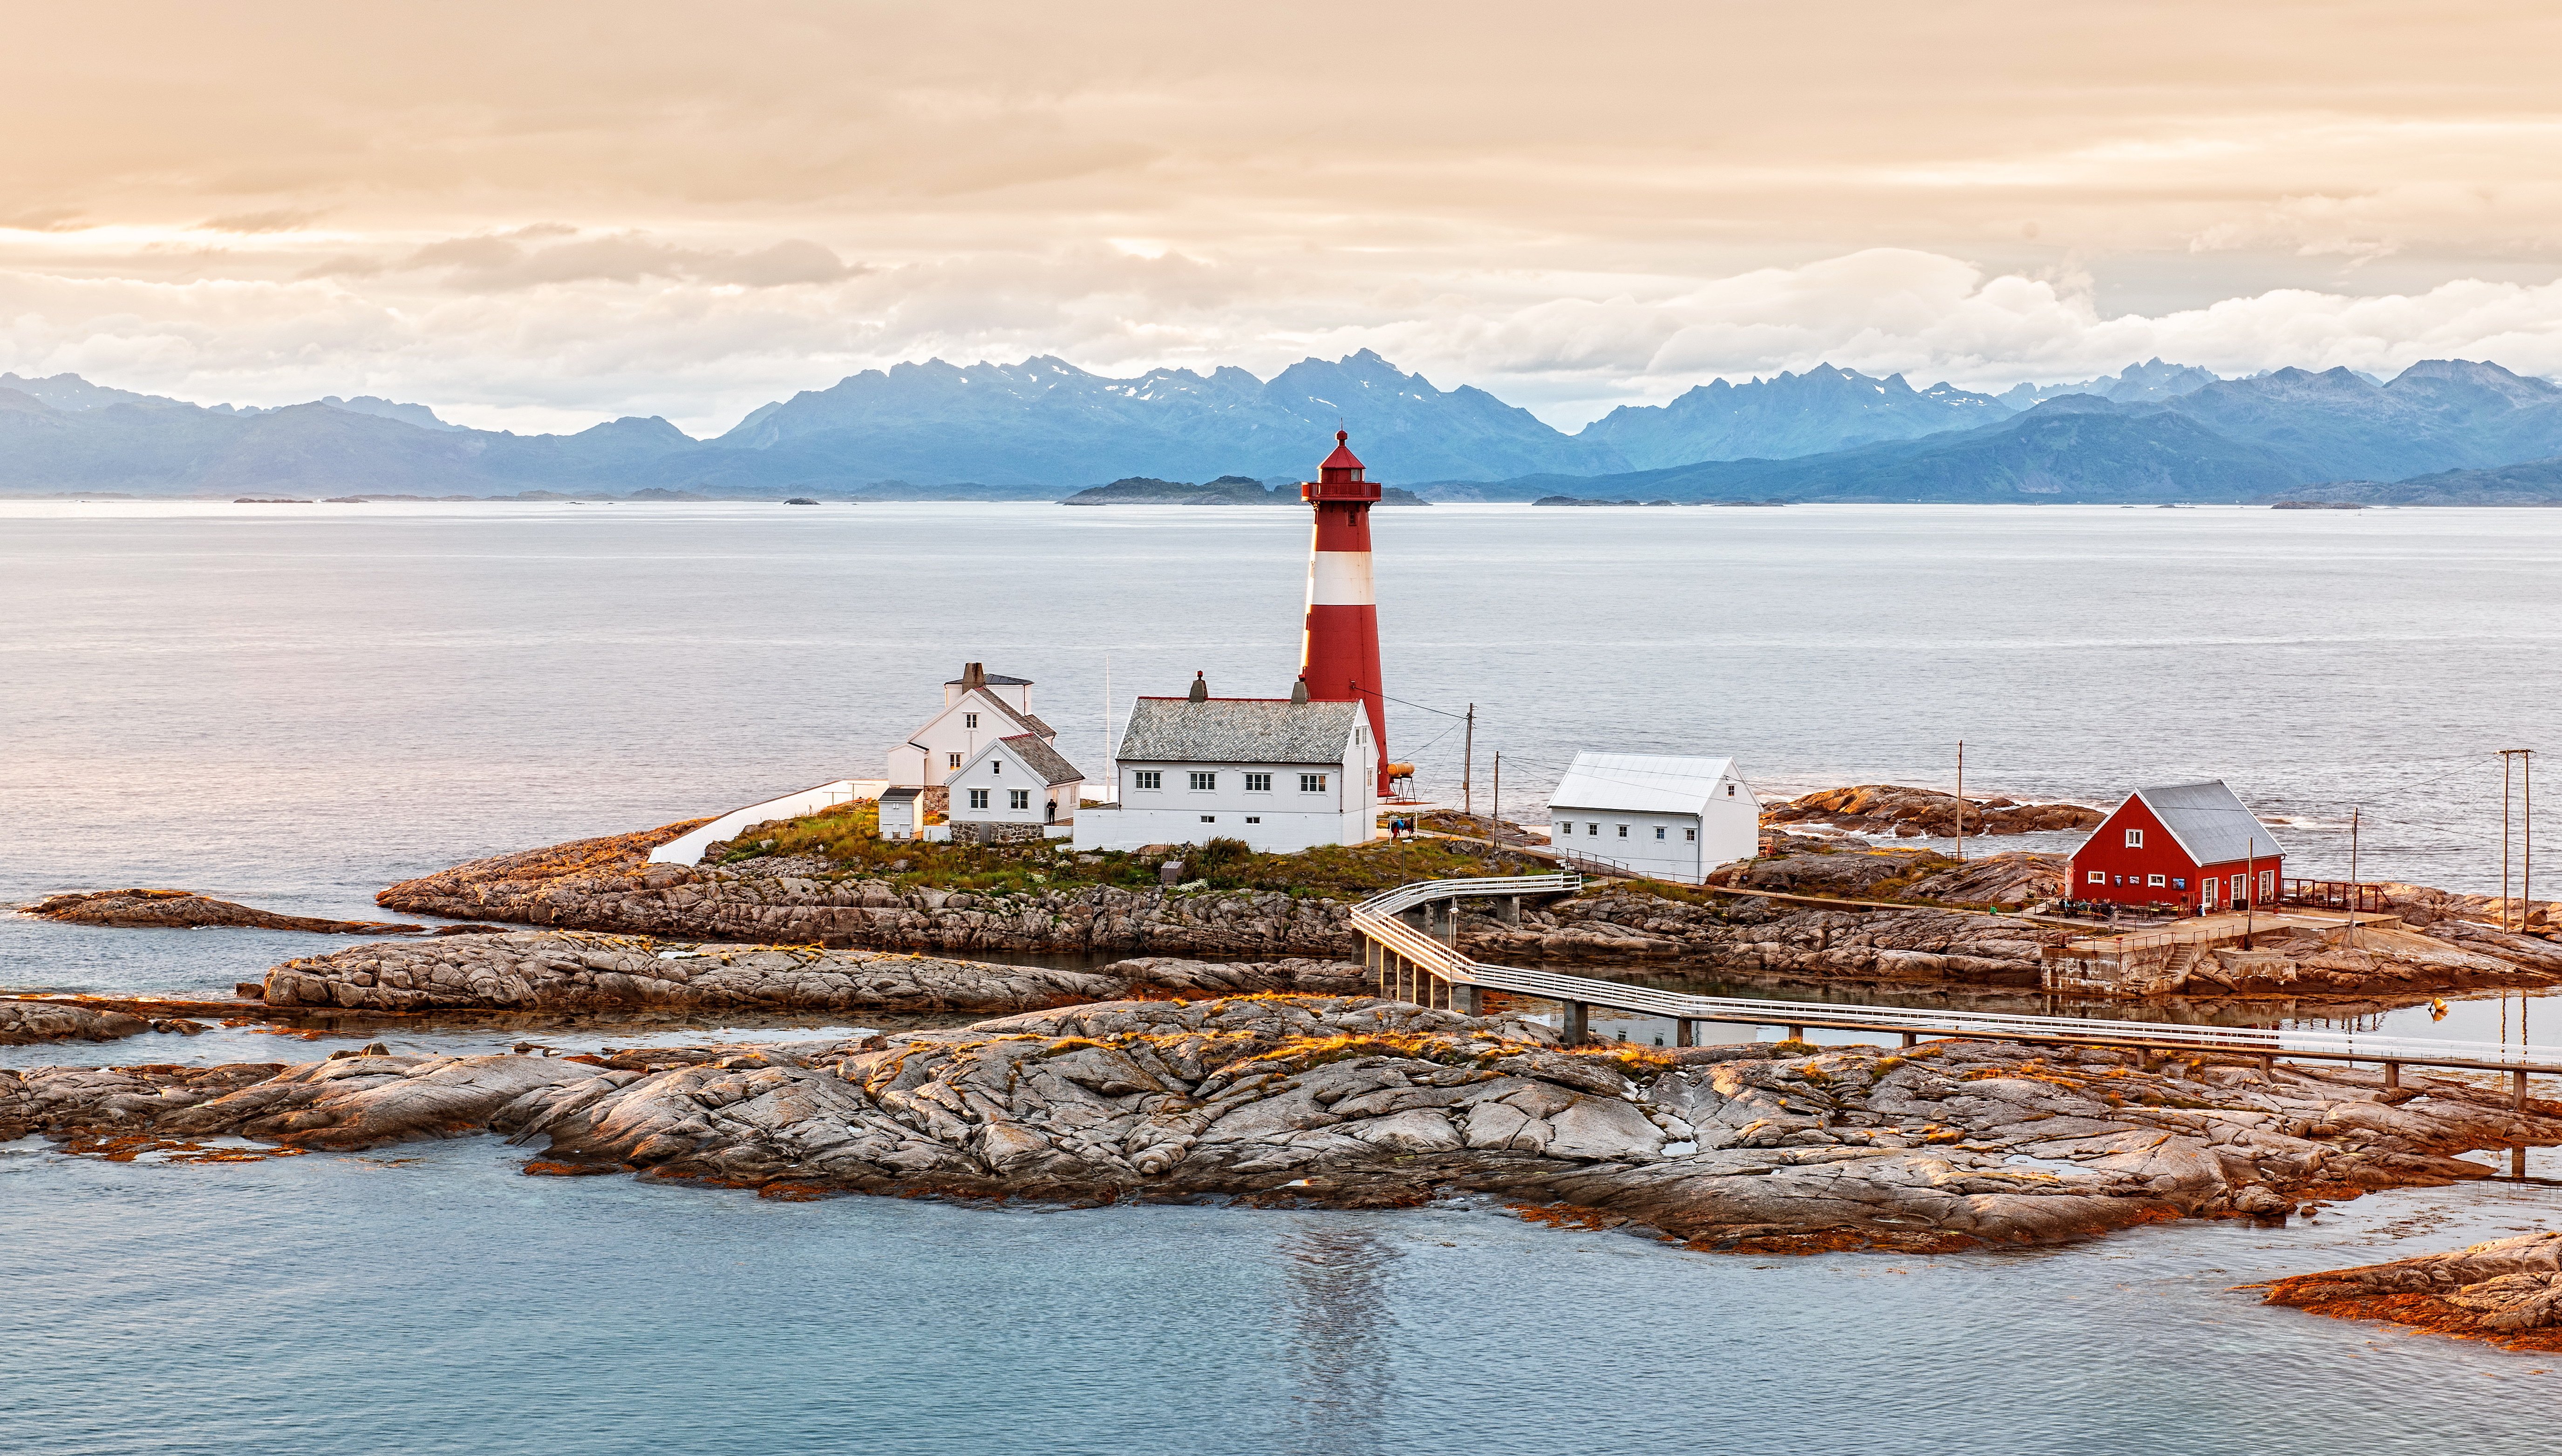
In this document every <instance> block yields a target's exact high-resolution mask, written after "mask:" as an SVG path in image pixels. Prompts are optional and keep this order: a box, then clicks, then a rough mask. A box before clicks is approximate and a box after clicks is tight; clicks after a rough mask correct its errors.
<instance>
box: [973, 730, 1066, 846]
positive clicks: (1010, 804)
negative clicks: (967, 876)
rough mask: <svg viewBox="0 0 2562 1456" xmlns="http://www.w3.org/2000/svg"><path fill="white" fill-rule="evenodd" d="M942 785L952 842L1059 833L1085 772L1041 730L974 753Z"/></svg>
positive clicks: (991, 841)
mask: <svg viewBox="0 0 2562 1456" xmlns="http://www.w3.org/2000/svg"><path fill="white" fill-rule="evenodd" d="M945 788H946V789H947V790H948V791H949V792H950V793H951V796H952V807H951V808H950V809H949V810H947V811H945V815H944V818H945V819H946V821H947V822H949V823H950V825H951V836H952V838H953V840H954V841H955V842H959V843H980V844H995V843H1002V842H1005V841H1006V840H1011V839H1038V838H1041V837H1043V836H1044V835H1047V836H1049V837H1053V838H1060V837H1065V835H1066V833H1067V828H1068V825H1069V824H1070V823H1071V822H1073V821H1074V820H1075V819H1076V801H1077V796H1078V795H1079V794H1081V793H1082V792H1083V791H1084V788H1085V775H1084V773H1083V772H1082V771H1080V770H1079V769H1078V768H1077V767H1076V765H1074V764H1071V763H1069V762H1068V761H1067V760H1065V759H1063V758H1061V757H1059V755H1058V750H1057V749H1054V748H1052V747H1050V746H1049V744H1048V742H1047V741H1046V740H1044V739H1043V738H1041V736H1040V735H1039V734H1037V733H1017V734H1015V735H1013V736H1012V737H1010V738H999V739H996V740H994V741H992V742H990V743H989V744H988V745H987V746H986V747H984V748H982V749H980V750H979V751H978V752H977V753H975V754H972V755H971V756H970V757H969V759H967V760H966V761H964V762H963V764H962V765H961V767H960V768H959V769H958V770H957V771H955V772H954V773H953V775H952V777H951V778H950V779H949V780H948V781H946V783H945Z"/></svg>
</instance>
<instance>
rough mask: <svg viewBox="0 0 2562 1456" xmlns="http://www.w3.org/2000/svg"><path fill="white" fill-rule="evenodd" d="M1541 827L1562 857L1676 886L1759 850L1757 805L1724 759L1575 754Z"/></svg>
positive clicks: (1732, 765) (1697, 880)
mask: <svg viewBox="0 0 2562 1456" xmlns="http://www.w3.org/2000/svg"><path fill="white" fill-rule="evenodd" d="M1548 823H1549V842H1550V843H1552V844H1554V845H1555V846H1556V848H1557V849H1558V850H1560V851H1562V852H1564V853H1567V854H1574V855H1579V856H1581V857H1583V858H1586V859H1595V860H1602V861H1605V862H1607V863H1610V864H1614V865H1620V866H1624V867H1625V868H1627V869H1630V870H1632V871H1634V872H1636V873H1638V874H1644V875H1651V876H1653V877H1655V878H1657V879H1666V880H1673V881H1676V882H1678V883H1681V884H1689V885H1695V884H1698V883H1700V882H1701V881H1702V880H1704V879H1706V878H1707V877H1708V872H1709V871H1710V870H1713V869H1715V868H1717V867H1718V866H1719V865H1721V864H1729V863H1732V862H1734V861H1735V860H1738V859H1749V858H1751V857H1752V856H1754V855H1755V854H1758V853H1760V852H1761V801H1760V800H1759V799H1758V798H1757V797H1755V796H1754V795H1753V793H1752V786H1751V785H1749V784H1746V783H1744V782H1743V776H1742V774H1741V773H1739V772H1738V771H1737V769H1736V767H1735V760H1733V759H1731V758H1672V757H1667V756H1663V755H1658V754H1643V753H1578V754H1576V755H1575V756H1574V762H1573V763H1572V764H1571V765H1569V766H1568V767H1567V769H1566V771H1565V777H1564V779H1562V780H1561V781H1559V782H1558V784H1557V786H1556V793H1554V794H1551V795H1550V796H1548Z"/></svg>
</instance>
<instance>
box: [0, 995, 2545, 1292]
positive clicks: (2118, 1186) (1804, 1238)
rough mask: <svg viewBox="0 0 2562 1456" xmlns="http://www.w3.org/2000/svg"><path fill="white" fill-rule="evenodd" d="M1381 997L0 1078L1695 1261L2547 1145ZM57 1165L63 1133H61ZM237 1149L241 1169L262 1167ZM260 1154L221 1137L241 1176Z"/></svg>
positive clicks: (32, 1072) (139, 1109) (2059, 1226)
mask: <svg viewBox="0 0 2562 1456" xmlns="http://www.w3.org/2000/svg"><path fill="white" fill-rule="evenodd" d="M1554 1043H1555V1038H1554V1035H1553V1033H1549V1032H1548V1031H1547V1030H1546V1028H1544V1027H1540V1026H1536V1025H1534V1024H1530V1023H1524V1022H1520V1021H1512V1020H1499V1019H1495V1018H1475V1017H1467V1016H1459V1015H1455V1014H1453V1013H1450V1012H1446V1011H1434V1010H1428V1009H1425V1008H1421V1007H1416V1006H1412V1005H1408V1004H1404V1003H1399V1002H1386V1001H1376V1000H1373V999H1368V998H1326V997H1306V996H1271V995H1249V996H1228V997H1218V998H1214V999H1209V1000H1164V1001H1107V1002H1096V1003H1090V1004H1085V1005H1079V1006H1073V1007H1067V1008H1062V1009H1056V1010H1044V1011H1034V1012H1027V1013H1022V1014H1017V1015H1012V1016H1005V1017H998V1018H996V1019H993V1020H981V1021H977V1022H974V1023H971V1024H969V1025H966V1026H959V1027H949V1028H942V1029H920V1030H912V1031H901V1032H893V1033H887V1034H879V1033H875V1034H872V1035H868V1036H861V1037H855V1038H851V1039H846V1038H841V1037H839V1038H835V1039H824V1040H819V1041H808V1040H803V1041H788V1040H787V1041H755V1042H747V1043H739V1042H728V1043H718V1044H697V1045H693V1046H681V1047H680V1046H657V1047H650V1048H645V1049H637V1050H628V1051H623V1052H618V1053H614V1054H611V1055H599V1054H578V1055H572V1056H556V1055H543V1054H540V1053H539V1052H532V1053H528V1052H521V1051H520V1052H508V1053H495V1054H486V1055H460V1056H458V1055H410V1054H395V1053H392V1052H390V1051H389V1050H388V1048H386V1047H385V1046H383V1045H382V1044H381V1043H375V1044H373V1045H371V1046H368V1047H366V1048H364V1049H363V1050H361V1051H357V1050H349V1051H340V1052H334V1053H332V1054H331V1055H330V1056H329V1057H328V1058H325V1059H322V1060H319V1061H313V1062H303V1063H293V1064H288V1063H282V1062H274V1061H268V1062H253V1063H227V1064H219V1065H212V1066H196V1067H182V1066H173V1065H168V1064H160V1063H151V1064H139V1065H132V1066H122V1067H98V1068H82V1067H46V1068H27V1069H22V1070H17V1071H9V1070H0V1141H6V1140H8V1139H10V1138H15V1137H20V1136H25V1135H26V1134H28V1133H31V1132H32V1133H40V1134H42V1135H43V1136H45V1137H47V1138H49V1139H51V1140H53V1141H54V1142H55V1143H57V1145H59V1146H63V1147H66V1148H67V1149H69V1148H73V1145H74V1144H79V1143H83V1142H84V1140H86V1144H87V1145H93V1146H95V1147H98V1148H112V1149H115V1150H120V1151H121V1152H123V1153H124V1154H125V1155H127V1156H130V1155H131V1154H132V1153H133V1152H134V1150H136V1149H144V1148H146V1147H148V1146H161V1145H166V1146H170V1147H175V1146H176V1145H178V1144H181V1143H191V1144H201V1143H202V1140H204V1139H206V1138H211V1137H238V1138H246V1139H251V1140H255V1141H257V1142H259V1143H263V1144H268V1145H273V1147H275V1148H278V1149H299V1150H306V1151H309V1150H341V1151H345V1150H355V1149H365V1148H378V1147H389V1146H394V1145H397V1144H399V1143H402V1142H414V1141H418V1140H420V1139H434V1138H449V1137H456V1136H462V1135H466V1134H473V1133H480V1132H495V1133H499V1134H502V1135H505V1136H507V1137H508V1138H509V1139H510V1140H511V1141H513V1142H516V1143H518V1144H520V1145H531V1149H530V1151H529V1153H528V1162H529V1166H528V1167H526V1169H525V1171H526V1172H527V1173H528V1174H530V1175H537V1176H539V1175H546V1174H549V1175H559V1174H624V1175H637V1176H639V1177H640V1178H641V1179H642V1180H643V1181H644V1182H682V1183H703V1184H710V1185H716V1186H728V1187H739V1188H749V1189H753V1190H756V1191H758V1192H759V1193H761V1194H762V1195H765V1196H770V1197H786V1198H798V1197H813V1196H831V1195H838V1194H856V1193H868V1194H890V1195H897V1196H931V1197H947V1198H955V1199H960V1200H964V1201H979V1200H988V1199H994V1200H1001V1201H1003V1200H1021V1201H1030V1202H1035V1203H1048V1204H1065V1205H1079V1204H1092V1203H1103V1202H1147V1201H1166V1200H1175V1201H1199V1200H1203V1199H1207V1200H1213V1201H1233V1202H1238V1203H1243V1204H1246V1205H1249V1206H1262V1205H1268V1204H1284V1205H1292V1206H1310V1205H1313V1206H1333V1207H1400V1206H1413V1205H1415V1204H1418V1203H1423V1202H1429V1201H1433V1200H1436V1199H1443V1198H1449V1197H1461V1196H1486V1197H1493V1198H1496V1199H1498V1200H1499V1201H1503V1202H1505V1203H1508V1204H1513V1205H1519V1207H1518V1208H1517V1211H1521V1212H1524V1213H1525V1215H1526V1216H1532V1217H1534V1218H1537V1219H1539V1220H1541V1221H1554V1222H1560V1223H1564V1224H1568V1225H1571V1226H1577V1227H1609V1228H1616V1229H1620V1230H1623V1231H1627V1232H1631V1233H1637V1234H1641V1235H1644V1236H1651V1237H1660V1238H1664V1239H1668V1240H1671V1241H1674V1242H1679V1243H1682V1244H1684V1245H1686V1246H1689V1247H1692V1248H1696V1249H1703V1250H1709V1251H1721V1252H1746V1253H1775V1252H1823V1251H1833V1250H1840V1249H1852V1248H1864V1249H1877V1250H1886V1251H1933V1250H1940V1251H1944V1250H1953V1249H1959V1248H1974V1247H1982V1246H1989V1245H2000V1244H2015V1243H2046V1242H2058V1241H2067V1240H2073V1239H2081V1238H2087V1237H2093V1236H2096V1235H2098V1234H2101V1233H2105V1232H2107V1231H2110V1230H2113V1229H2117V1228H2123V1227H2130V1226H2135V1225H2138V1224H2141V1223H2146V1222H2155V1221H2160V1220H2163V1219H2169V1218H2184V1217H2199V1216H2203V1217H2246V1218H2247V1217H2262V1218H2270V1217H2279V1216H2283V1215H2284V1214H2286V1213H2288V1212H2290V1211H2292V1210H2293V1209H2294V1208H2295V1207H2296V1206H2298V1205H2299V1204H2301V1203H2303V1202H2304V1201H2306V1200H2315V1199H2336V1198H2342V1197H2353V1196H2356V1195H2357V1194H2359V1193H2361V1192H2364V1191H2368V1190H2372V1189H2376V1188H2384V1187H2394V1186H2407V1185H2414V1184H2442V1183H2454V1182H2462V1181H2470V1180H2476V1179H2484V1178H2488V1177H2491V1176H2493V1175H2492V1171H2491V1170H2489V1169H2488V1168H2486V1167H2484V1166H2483V1165H2480V1164H2476V1163H2471V1162H2466V1161H2462V1160H2461V1159H2459V1158H2458V1156H2457V1155H2458V1154H2460V1153H2462V1152H2467V1151H2476V1150H2478V1149H2480V1148H2483V1147H2488V1146H2503V1145H2506V1144H2510V1143H2515V1144H2521V1145H2531V1146H2538V1147H2544V1146H2554V1145H2557V1144H2562V1103H2552V1102H2538V1103H2535V1104H2532V1105H2531V1106H2530V1107H2529V1109H2528V1110H2527V1111H2525V1112H2523V1113H2519V1112H2513V1111H2511V1110H2510V1109H2509V1108H2508V1107H2507V1106H2506V1105H2505V1099H2504V1098H2501V1097H2499V1096H2497V1095H2496V1094H2493V1093H2489V1092H2485V1091H2481V1090H2479V1089H2474V1088H2471V1087H2469V1086H2466V1085H2465V1084H2463V1083H2461V1082H2460V1081H2457V1080H2455V1079H2452V1078H2438V1077H2429V1076H2423V1075H2413V1076H2410V1077H2408V1078H2407V1079H2406V1081H2405V1084H2404V1085H2402V1086H2399V1087H2387V1086H2386V1085H2385V1084H2384V1082H2383V1079H2382V1077H2381V1076H2380V1074H2361V1073H2358V1072H2355V1071H2350V1070H2343V1069H2334V1068H2306V1067H2300V1066H2295V1065H2291V1064H2284V1063H2282V1064H2281V1065H2280V1066H2279V1067H2278V1068H2277V1069H2275V1070H2274V1071H2272V1072H2269V1073H2262V1072H2261V1071H2259V1070H2258V1069H2257V1068H2256V1067H2253V1066H2248V1065H2237V1064H2235V1062H2236V1060H2238V1059H2229V1058H2228V1059H2222V1060H2219V1059H2217V1058H2214V1057H2207V1056H2195V1057H2188V1058H2173V1059H2171V1060H2169V1061H2167V1062H2164V1063H2159V1064H2156V1065H2155V1066H2153V1067H2152V1068H2149V1069H2148V1068H2146V1067H2144V1066H2142V1065H2140V1064H2139V1063H2138V1061H2137V1059H2136V1058H2134V1057H2133V1056H2131V1055H2124V1054H2119V1053H2114V1052H2107V1051H2101V1050H2092V1049H2084V1050H2070V1049H2053V1048H2047V1049H2040V1048H2031V1047H2025V1046H2020V1045H2018V1044H2015V1043H2001V1042H1992V1041H1960V1040H1943V1041H1935V1042H1929V1043H1924V1044H1923V1045H1922V1046H1921V1047H1917V1048H1912V1049H1908V1050H1904V1051H1901V1052H1889V1051H1886V1050H1885V1049H1883V1048H1879V1047H1874V1046H1849V1047H1821V1048H1818V1047H1809V1046H1803V1045H1790V1044H1779V1043H1747V1044H1741V1045H1737V1046H1729V1047H1711V1048H1700V1049H1697V1050H1694V1051H1686V1052H1678V1053H1669V1054H1667V1053H1654V1052H1649V1051H1646V1050H1643V1049H1639V1048H1634V1047H1629V1046H1624V1045H1599V1046H1585V1047H1578V1048H1564V1047H1559V1046H1556V1045H1555V1044H1554ZM74 1151H77V1149H75V1150H74ZM253 1152H254V1150H253ZM253 1152H243V1153H240V1154H239V1156H241V1157H249V1156H253Z"/></svg>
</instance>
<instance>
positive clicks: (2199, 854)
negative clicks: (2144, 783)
mask: <svg viewBox="0 0 2562 1456" xmlns="http://www.w3.org/2000/svg"><path fill="white" fill-rule="evenodd" d="M2132 797H2133V798H2136V799H2140V800H2142V801H2143V803H2144V808H2146V809H2149V810H2151V811H2152V813H2153V818H2155V819H2160V820H2161V823H2162V827H2163V828H2165V829H2168V830H2170V836H2171V837H2172V838H2173V839H2176V840H2178V841H2179V847H2180V848H2181V849H2182V850H2184V851H2186V853H2187V854H2188V857H2189V859H2190V860H2191V861H2193V862H2195V863H2196V864H2198V865H2201V866H2203V865H2209V864H2229V863H2234V862H2237V861H2240V860H2244V859H2250V858H2255V857H2256V858H2260V859H2279V858H2284V857H2285V855H2286V852H2287V851H2286V846H2284V845H2282V844H2280V843H2279V842H2278V836H2277V835H2275V834H2273V833H2270V832H2269V826H2268V825H2267V824H2264V823H2262V822H2260V817H2259V816H2258V815H2256V814H2253V813H2252V812H2251V811H2250V810H2248V809H2246V808H2244V807H2243V804H2242V801H2241V799H2240V798H2238V797H2236V796H2235V794H2234V793H2233V791H2232V790H2231V789H2228V788H2226V787H2225V785H2224V781H2223V780H2221V779H2209V780H2207V781H2206V782H2205V783H2203V784H2162V785H2156V786H2155V787H2153V788H2150V789H2138V790H2136V791H2135V792H2134V794H2133V796H2132ZM2123 807H2124V806H2122V805H2120V806H2119V808H2123ZM2110 818H2112V819H2113V818H2114V816H2113V815H2112V816H2110ZM2105 828H2106V825H2105V823H2104V824H2102V826H2101V829H2095V830H2093V831H2092V832H2093V833H2094V834H2097V833H2100V832H2101V831H2102V830H2104V829H2105ZM2082 842H2083V843H2085V844H2088V843H2090V842H2091V841H2090V840H2088V839H2085V840H2083V841H2082ZM2076 852H2079V851H2076Z"/></svg>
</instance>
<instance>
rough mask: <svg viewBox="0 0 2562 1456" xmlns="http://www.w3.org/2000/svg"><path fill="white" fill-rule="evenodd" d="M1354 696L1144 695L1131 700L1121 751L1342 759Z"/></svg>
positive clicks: (1219, 759) (1150, 758)
mask: <svg viewBox="0 0 2562 1456" xmlns="http://www.w3.org/2000/svg"><path fill="white" fill-rule="evenodd" d="M1361 712H1362V705H1361V704H1360V703H1357V702H1333V703H1322V702H1321V703H1294V702H1292V701H1290V700H1289V699H1288V698H1211V699H1209V700H1207V701H1206V702H1197V703H1196V702H1193V701H1192V700H1190V699H1189V698H1158V697H1143V698H1141V699H1139V700H1138V701H1137V702H1136V703H1133V704H1132V705H1131V707H1130V727H1129V731H1127V732H1126V733H1124V734H1122V736H1121V753H1120V758H1121V759H1122V760H1123V761H1124V762H1136V763H1193V764H1340V763H1342V762H1343V761H1344V746H1345V745H1346V744H1347V743H1349V742H1350V741H1351V740H1352V736H1353V726H1354V724H1355V722H1356V721H1358V720H1359V719H1360V717H1361Z"/></svg>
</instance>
